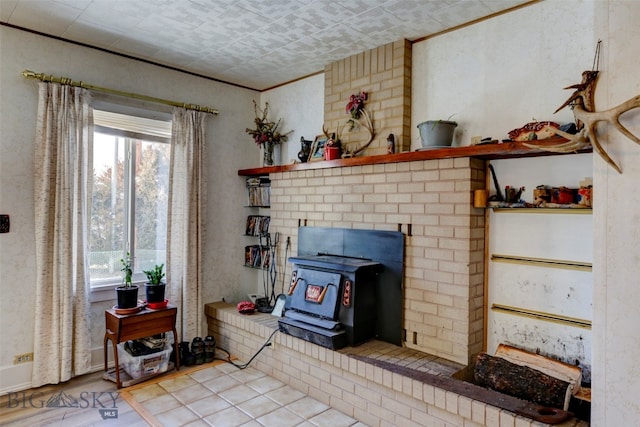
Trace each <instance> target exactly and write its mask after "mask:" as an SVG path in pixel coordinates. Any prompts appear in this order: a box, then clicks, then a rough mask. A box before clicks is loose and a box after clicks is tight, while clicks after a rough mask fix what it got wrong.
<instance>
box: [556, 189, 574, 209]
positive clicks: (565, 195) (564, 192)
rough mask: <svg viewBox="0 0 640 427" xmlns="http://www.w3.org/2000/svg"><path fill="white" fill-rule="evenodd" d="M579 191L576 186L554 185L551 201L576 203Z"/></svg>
mask: <svg viewBox="0 0 640 427" xmlns="http://www.w3.org/2000/svg"><path fill="white" fill-rule="evenodd" d="M576 193H577V191H576V190H575V189H574V188H567V187H554V188H552V189H551V203H557V204H560V205H568V204H571V203H575V201H576Z"/></svg>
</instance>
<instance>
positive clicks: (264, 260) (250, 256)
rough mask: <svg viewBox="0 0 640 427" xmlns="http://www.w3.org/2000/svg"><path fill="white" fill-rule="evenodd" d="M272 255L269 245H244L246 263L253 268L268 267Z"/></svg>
mask: <svg viewBox="0 0 640 427" xmlns="http://www.w3.org/2000/svg"><path fill="white" fill-rule="evenodd" d="M270 261H271V255H270V252H269V247H268V246H260V245H250V246H245V247H244V265H245V266H247V267H253V268H264V269H268V268H269V265H270Z"/></svg>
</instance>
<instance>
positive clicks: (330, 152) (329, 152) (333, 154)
mask: <svg viewBox="0 0 640 427" xmlns="http://www.w3.org/2000/svg"><path fill="white" fill-rule="evenodd" d="M339 158H340V147H333V146H332V147H325V149H324V159H325V160H334V159H339Z"/></svg>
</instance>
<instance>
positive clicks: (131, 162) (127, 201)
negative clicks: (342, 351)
mask: <svg viewBox="0 0 640 427" xmlns="http://www.w3.org/2000/svg"><path fill="white" fill-rule="evenodd" d="M96 111H98V115H99V114H100V113H107V114H117V115H120V116H126V117H128V118H131V120H132V121H133V122H136V123H135V125H134V128H136V131H131V130H127V129H125V128H126V127H127V125H126V124H125V125H124V126H120V124H119V123H116V126H117V127H112V126H109V125H105V124H102V122H101V124H94V129H93V133H94V135H95V134H96V133H101V134H106V135H110V136H113V137H116V138H121V139H122V142H123V143H124V144H125V146H124V159H123V162H124V174H123V188H124V192H125V197H124V206H123V210H124V215H125V219H124V221H123V226H124V229H123V233H124V236H125V237H124V240H125V242H126V243H125V245H124V246H125V247H124V248H123V250H122V256H123V257H124V256H125V254H126V253H127V252H130V253H131V256H132V257H135V248H133V247H131V242H132V241H135V235H133V234H132V233H134V232H135V220H136V218H135V209H136V205H135V197H136V189H135V165H136V164H137V156H136V151H137V150H136V149H135V146H136V143H137V141H145V142H151V143H162V144H168V145H170V144H171V119H170V118H167V119H165V120H157V119H146V118H144V117H139V116H137V115H133V114H129V113H127V114H120V113H112V112H110V111H107V110H95V109H94V113H95V112H96ZM137 119H141V120H142V122H143V125H144V123H146V124H149V123H151V127H153V122H158V123H160V125H159V126H160V129H159V130H158V129H154V131H153V132H151V133H149V134H147V133H145V132H143V131H141V129H140V126H141V125H140V123H139V122H138V120H137ZM150 120H151V121H150ZM107 122H108V120H107ZM162 123H163V124H164V128H162ZM142 130H143V129H142ZM162 134H165V135H167V136H162ZM89 224H91V218H89ZM88 254H89V251H87V255H88ZM87 274H88V287H89V293H90V297H89V299H90V301H91V302H97V301H106V300H113V299H115V295H114V293H113V290H114V289H115V288H117V287H118V286H121V284H122V282H121V280H119V281H115V280H114V279H113V278H105V279H94V280H92V279H91V274H90V271H89V268H87ZM145 282H146V276H145V275H144V273H142V272H141V271H138V272H135V271H134V275H133V281H132V284H133V285H142V284H144V283H145Z"/></svg>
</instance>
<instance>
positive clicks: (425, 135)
mask: <svg viewBox="0 0 640 427" xmlns="http://www.w3.org/2000/svg"><path fill="white" fill-rule="evenodd" d="M449 119H451V116H450V117H449ZM449 119H447V120H427V121H426V122H422V123H420V124H419V125H418V129H420V139H421V140H422V147H424V148H438V147H449V146H451V143H452V142H453V132H454V130H455V128H456V126H458V123H456V122H454V121H451V120H449Z"/></svg>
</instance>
